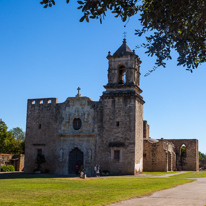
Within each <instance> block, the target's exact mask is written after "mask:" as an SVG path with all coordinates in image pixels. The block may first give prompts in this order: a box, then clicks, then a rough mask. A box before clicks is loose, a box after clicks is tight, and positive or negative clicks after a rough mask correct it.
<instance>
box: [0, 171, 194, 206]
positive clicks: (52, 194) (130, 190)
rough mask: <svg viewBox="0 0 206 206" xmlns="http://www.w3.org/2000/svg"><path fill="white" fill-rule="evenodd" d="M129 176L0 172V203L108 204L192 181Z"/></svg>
mask: <svg viewBox="0 0 206 206" xmlns="http://www.w3.org/2000/svg"><path fill="white" fill-rule="evenodd" d="M39 177H41V178H39ZM132 177H133V178H128V176H125V177H124V176H122V177H118V178H117V177H108V178H107V177H101V178H87V179H86V180H82V179H78V178H65V177H55V176H51V175H45V176H42V175H39V176H38V175H24V174H19V175H18V174H1V175H0V205H1V206H4V205H9V206H15V205H23V206H24V205H25V206H28V205H29V206H30V205H38V206H41V205H42V206H43V205H46V206H49V205H72V206H75V205H78V206H81V205H82V206H83V205H89V206H91V205H107V204H110V203H114V202H118V201H121V200H125V199H129V198H132V197H141V196H143V195H148V194H151V193H153V192H154V191H158V190H162V189H166V188H171V187H175V186H177V185H179V184H184V183H187V182H191V181H194V180H192V179H182V178H176V179H175V178H147V177H134V176H132Z"/></svg>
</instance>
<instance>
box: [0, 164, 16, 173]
mask: <svg viewBox="0 0 206 206" xmlns="http://www.w3.org/2000/svg"><path fill="white" fill-rule="evenodd" d="M13 171H15V168H14V166H13V165H7V172H13ZM1 172H6V165H1Z"/></svg>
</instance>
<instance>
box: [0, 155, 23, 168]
mask: <svg viewBox="0 0 206 206" xmlns="http://www.w3.org/2000/svg"><path fill="white" fill-rule="evenodd" d="M6 161H9V163H8V164H9V165H13V166H14V168H15V171H23V170H24V154H0V164H3V165H5V164H6Z"/></svg>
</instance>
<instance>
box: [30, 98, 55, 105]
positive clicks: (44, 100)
mask: <svg viewBox="0 0 206 206" xmlns="http://www.w3.org/2000/svg"><path fill="white" fill-rule="evenodd" d="M57 103H58V99H57V98H54V97H52V98H38V99H28V103H27V105H28V106H30V105H41V104H43V105H48V104H57Z"/></svg>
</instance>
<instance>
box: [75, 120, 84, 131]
mask: <svg viewBox="0 0 206 206" xmlns="http://www.w3.org/2000/svg"><path fill="white" fill-rule="evenodd" d="M81 126H82V121H81V119H79V118H75V119H74V121H73V128H74V129H75V130H79V129H80V128H81Z"/></svg>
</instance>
